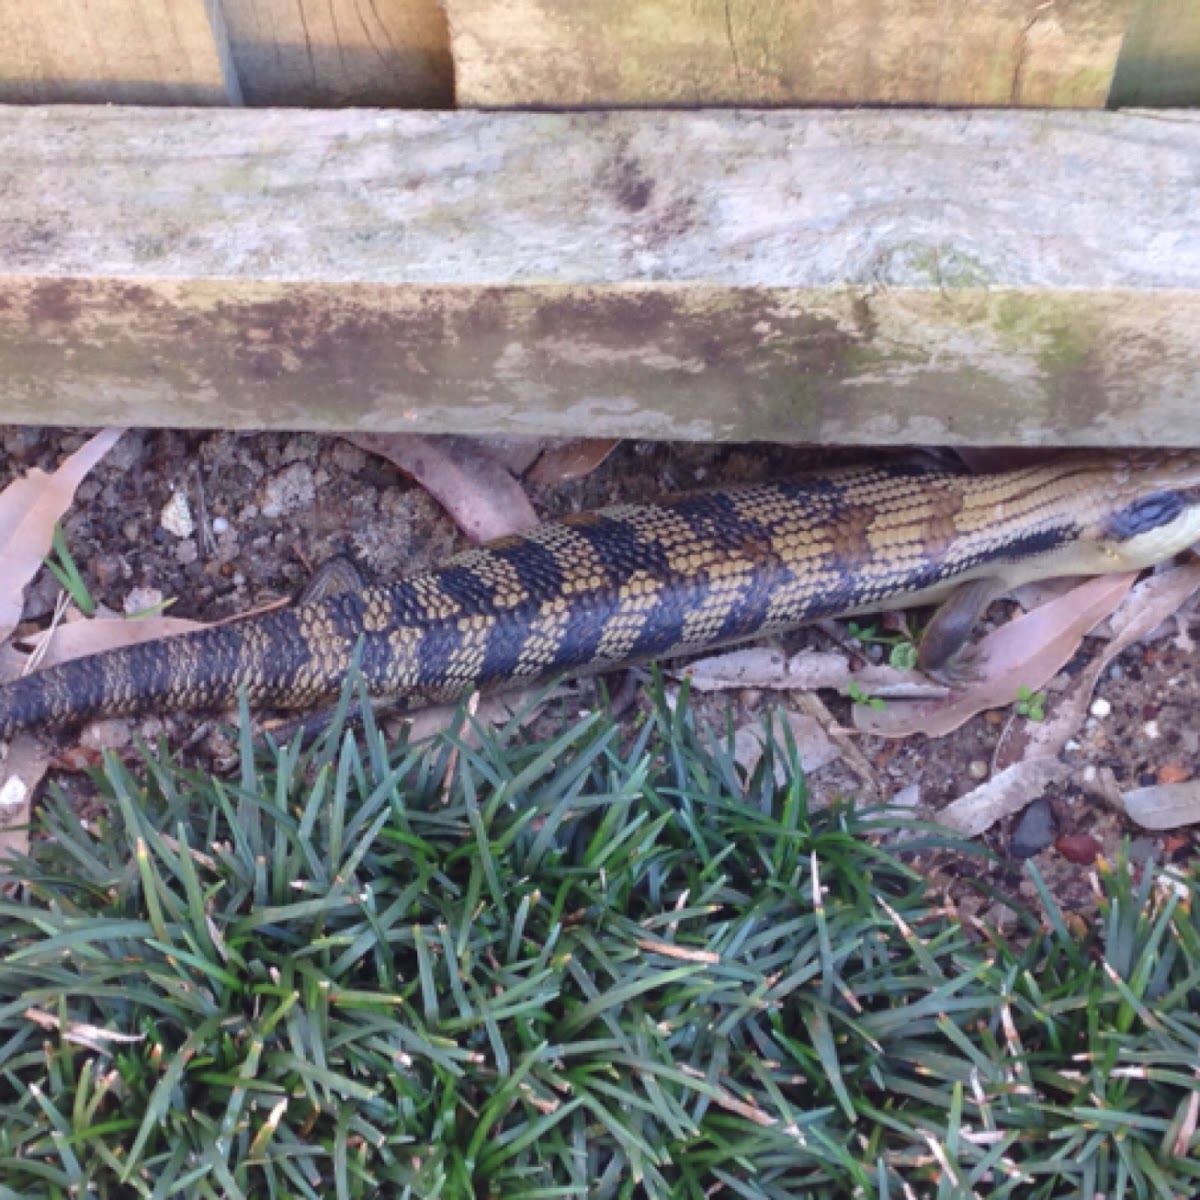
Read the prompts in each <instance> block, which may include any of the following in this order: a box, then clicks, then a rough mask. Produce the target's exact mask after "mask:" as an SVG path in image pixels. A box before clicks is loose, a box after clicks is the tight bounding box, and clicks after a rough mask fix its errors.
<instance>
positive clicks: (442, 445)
mask: <svg viewBox="0 0 1200 1200" xmlns="http://www.w3.org/2000/svg"><path fill="white" fill-rule="evenodd" d="M342 436H343V437H345V438H346V439H347V440H348V441H351V442H353V443H354V444H355V445H356V446H359V447H361V448H362V449H363V450H368V451H370V452H371V453H372V454H379V455H382V456H383V457H384V458H386V459H387V460H388V461H389V462H391V463H394V464H395V465H396V466H397V467H399V468H400V470H402V471H403V472H404V473H405V474H406V475H411V476H412V477H413V479H415V480H416V481H417V482H418V483H419V484H420V485H421V486H422V487H423V488H424V489H425V490H426V491H427V492H429V494H430V495H431V496H433V498H434V499H435V500H436V501H437V502H438V503H439V504H440V505H441V506H442V507H443V508H444V509H445V510H446V512H447V513H448V514H449V515H450V518H451V519H452V520H453V521H454V523H455V524H456V525H457V526H458V527H459V529H461V530H462V531H463V533H464V534H466V536H467V537H468V538H469V539H470V540H471V541H472V542H475V543H480V542H490V541H493V540H494V539H496V538H501V537H508V536H510V535H512V534H516V533H524V532H525V531H526V530H528V529H532V528H533V527H534V526H535V525H536V524H538V517H537V514H536V513H535V512H534V511H533V505H532V504H530V503H529V498H528V497H527V496H526V495H525V493H524V491H522V489H521V485H520V484H519V483H518V482H517V481H516V480H515V479H514V478H513V477H512V475H511V474H510V473H509V472H508V471H506V470H505V469H504V467H502V466H501V465H500V464H499V463H497V462H496V460H495V459H494V458H490V457H489V456H488V455H486V454H484V453H482V452H481V451H480V450H479V448H478V447H477V446H476V445H474V444H473V442H472V441H471V439H469V438H464V437H457V436H453V435H446V436H441V437H425V436H422V435H421V434H416V433H351V434H343V435H342Z"/></svg>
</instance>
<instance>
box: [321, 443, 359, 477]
mask: <svg viewBox="0 0 1200 1200" xmlns="http://www.w3.org/2000/svg"><path fill="white" fill-rule="evenodd" d="M329 456H330V458H332V459H333V461H334V465H335V466H337V467H338V469H339V470H341V471H345V472H346V474H347V475H357V474H358V472H359V471H361V470H362V469H363V467H364V466H366V463H367V456H366V455H365V454H364V453H363V452H362V450H360V449H359V448H358V447H357V446H356V445H355V444H354V443H353V442H345V441H342V440H341V438H339V439H338V440H337V441H336V442H334V444H333V449H332V450H331V451H330V454H329Z"/></svg>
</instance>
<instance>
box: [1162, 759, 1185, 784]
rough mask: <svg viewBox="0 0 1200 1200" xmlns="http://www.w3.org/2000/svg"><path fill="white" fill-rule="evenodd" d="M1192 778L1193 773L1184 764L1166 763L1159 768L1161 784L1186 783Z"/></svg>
mask: <svg viewBox="0 0 1200 1200" xmlns="http://www.w3.org/2000/svg"><path fill="white" fill-rule="evenodd" d="M1191 777H1192V773H1191V771H1189V770H1188V769H1187V767H1185V766H1184V765H1183V763H1177V762H1174V763H1164V764H1163V766H1161V767H1159V768H1158V782H1159V783H1186V782H1187V781H1188V780H1189V779H1191Z"/></svg>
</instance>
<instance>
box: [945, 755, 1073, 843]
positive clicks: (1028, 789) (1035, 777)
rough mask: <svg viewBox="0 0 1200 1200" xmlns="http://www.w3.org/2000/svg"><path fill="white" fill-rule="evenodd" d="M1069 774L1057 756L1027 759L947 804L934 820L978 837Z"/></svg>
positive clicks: (963, 833)
mask: <svg viewBox="0 0 1200 1200" xmlns="http://www.w3.org/2000/svg"><path fill="white" fill-rule="evenodd" d="M1066 773H1067V767H1066V766H1065V765H1064V764H1063V763H1061V762H1059V761H1058V759H1057V758H1054V757H1050V756H1045V757H1041V758H1027V759H1025V761H1024V762H1019V763H1016V764H1014V765H1013V766H1011V767H1008V768H1006V769H1005V770H1003V771H1001V772H1000V773H999V774H998V775H994V776H992V778H991V779H989V780H988V781H987V782H986V783H981V784H980V785H979V787H977V788H975V789H974V790H973V791H970V792H968V793H967V794H966V795H965V796H962V797H960V798H959V799H958V800H954V801H952V802H951V803H950V804H947V805H946V807H945V808H943V809H942V811H941V812H940V813H938V814H937V816H936V818H935V819H936V820H937V822H938V824H940V825H945V826H946V827H947V828H948V829H953V830H954V831H955V832H956V833H961V834H962V835H963V836H964V837H978V836H979V835H980V834H981V833H984V832H985V831H986V830H988V829H990V828H991V827H992V826H993V825H994V824H995V823H996V822H997V821H999V820H1001V819H1002V818H1004V817H1010V816H1012V815H1013V813H1019V812H1020V811H1021V810H1022V809H1023V808H1025V807H1026V806H1027V805H1029V804H1031V803H1032V802H1033V801H1034V800H1036V799H1037V798H1038V797H1039V796H1040V795H1042V794H1043V793H1044V792H1045V790H1046V789H1047V788H1048V787H1049V786H1050V785H1051V784H1052V783H1055V782H1057V781H1058V780H1059V779H1061V778H1062V777H1063V776H1064V775H1066Z"/></svg>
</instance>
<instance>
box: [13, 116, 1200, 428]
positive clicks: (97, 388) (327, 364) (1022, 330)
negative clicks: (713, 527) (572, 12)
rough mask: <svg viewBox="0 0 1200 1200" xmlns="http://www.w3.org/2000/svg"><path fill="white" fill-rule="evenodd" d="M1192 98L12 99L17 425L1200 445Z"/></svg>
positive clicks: (1199, 229) (1199, 289)
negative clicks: (83, 104) (373, 102)
mask: <svg viewBox="0 0 1200 1200" xmlns="http://www.w3.org/2000/svg"><path fill="white" fill-rule="evenodd" d="M1198 161H1200V116H1197V115H1195V114H1192V115H1189V114H1186V113H1170V114H1163V115H1147V114H1114V113H1102V112H1097V113H996V112H976V113H967V112H888V111H854V112H790V113H769V112H738V111H724V112H698V113H682V112H677V113H647V112H625V113H607V114H484V113H386V112H362V111H343V112H311V111H294V112H290V111H265V110H259V111H254V110H176V111H172V112H171V114H170V115H169V116H165V115H164V114H162V113H159V112H154V111H152V110H147V109H116V108H96V109H78V108H76V109H53V108H51V109H30V108H9V109H0V195H3V196H4V197H5V206H4V209H3V211H2V212H0V420H5V421H27V422H37V423H45V422H47V421H58V422H62V423H71V424H81V425H99V424H109V423H114V422H128V423H136V424H149V425H159V424H165V425H193V426H219V427H230V428H241V427H263V426H267V427H276V428H281V427H286V428H323V429H338V428H343V429H344V428H352V429H413V430H438V431H448V432H476V433H484V432H487V433H525V432H530V431H534V432H540V433H564V434H578V433H581V432H587V433H590V434H595V435H605V436H649V437H682V438H716V439H747V438H775V439H785V440H810V441H837V442H946V443H952V442H959V443H963V442H1014V443H1026V444H1042V443H1054V442H1067V443H1081V444H1105V443H1139V442H1148V443H1180V444H1192V445H1200V341H1198V340H1197V338H1196V330H1197V329H1198V328H1200V205H1197V204H1196V202H1195V164H1196V163H1197V162H1198Z"/></svg>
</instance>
